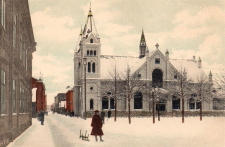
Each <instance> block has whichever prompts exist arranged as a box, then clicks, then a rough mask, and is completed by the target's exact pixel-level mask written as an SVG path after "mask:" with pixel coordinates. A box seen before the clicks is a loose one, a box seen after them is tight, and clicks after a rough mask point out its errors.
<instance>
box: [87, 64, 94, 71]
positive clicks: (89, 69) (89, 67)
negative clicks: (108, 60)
mask: <svg viewBox="0 0 225 147" xmlns="http://www.w3.org/2000/svg"><path fill="white" fill-rule="evenodd" d="M88 72H89V73H90V72H92V73H95V62H93V63H91V62H88Z"/></svg>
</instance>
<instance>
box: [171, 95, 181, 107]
mask: <svg viewBox="0 0 225 147" xmlns="http://www.w3.org/2000/svg"><path fill="white" fill-rule="evenodd" d="M172 98H173V99H172V100H173V102H172V108H173V109H180V99H179V98H177V97H176V96H175V95H173V97H172Z"/></svg>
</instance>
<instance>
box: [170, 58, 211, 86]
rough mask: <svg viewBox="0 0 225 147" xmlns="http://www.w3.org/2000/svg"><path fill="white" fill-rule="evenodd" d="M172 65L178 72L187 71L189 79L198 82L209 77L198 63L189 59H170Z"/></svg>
mask: <svg viewBox="0 0 225 147" xmlns="http://www.w3.org/2000/svg"><path fill="white" fill-rule="evenodd" d="M169 61H170V63H171V64H172V65H173V66H174V67H175V68H176V70H177V71H178V72H181V71H182V70H184V68H185V70H186V72H187V78H189V79H191V80H193V81H195V82H196V81H197V78H199V79H200V78H201V79H206V78H207V75H206V74H205V72H204V70H203V69H202V68H199V67H198V62H196V61H194V60H188V59H170V60H169Z"/></svg>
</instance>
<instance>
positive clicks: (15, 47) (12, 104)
mask: <svg viewBox="0 0 225 147" xmlns="http://www.w3.org/2000/svg"><path fill="white" fill-rule="evenodd" d="M0 12H1V13H0V14H1V15H0V77H1V78H0V146H1V147H4V146H6V145H7V144H8V143H9V142H11V141H13V140H14V139H15V138H16V137H17V136H19V135H20V134H21V133H23V132H24V131H25V130H26V129H27V128H28V127H29V126H30V125H31V124H32V121H31V120H32V111H31V109H32V90H31V87H32V85H31V77H32V53H33V52H34V51H36V47H35V46H36V42H35V40H34V34H33V28H32V24H31V17H30V12H29V5H28V0H19V1H18V0H0Z"/></svg>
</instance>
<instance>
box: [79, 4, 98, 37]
mask: <svg viewBox="0 0 225 147" xmlns="http://www.w3.org/2000/svg"><path fill="white" fill-rule="evenodd" d="M82 34H83V38H84V39H87V38H88V36H89V35H90V34H94V35H95V37H96V38H99V36H98V33H97V29H96V26H95V22H94V19H93V14H92V11H91V3H90V9H89V12H88V15H87V20H86V23H85V25H84V29H83V33H82Z"/></svg>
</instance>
